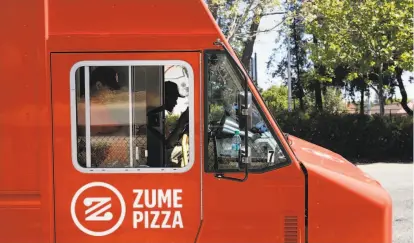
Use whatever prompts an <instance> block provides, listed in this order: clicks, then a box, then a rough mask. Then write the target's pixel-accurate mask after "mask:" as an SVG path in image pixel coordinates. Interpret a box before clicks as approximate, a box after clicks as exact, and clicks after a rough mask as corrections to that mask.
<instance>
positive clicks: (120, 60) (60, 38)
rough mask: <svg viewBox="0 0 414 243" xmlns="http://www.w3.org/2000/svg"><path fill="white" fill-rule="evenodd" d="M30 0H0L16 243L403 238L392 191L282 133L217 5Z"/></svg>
mask: <svg viewBox="0 0 414 243" xmlns="http://www.w3.org/2000/svg"><path fill="white" fill-rule="evenodd" d="M24 4H25V5H24V6H23V5H22V2H21V1H11V0H6V2H5V3H3V6H2V8H1V9H0V22H1V23H7V24H3V29H4V30H3V38H2V39H1V40H0V50H1V51H2V55H1V56H0V71H1V73H2V74H3V82H2V83H3V87H4V89H2V91H0V92H1V95H0V97H1V98H0V99H1V101H2V103H3V104H5V105H4V106H1V108H0V115H1V121H0V122H1V127H2V136H1V137H2V139H1V146H0V147H1V151H2V154H3V155H5V157H4V158H5V159H4V160H2V161H1V162H0V168H1V169H0V225H2V227H0V243H13V242H16V243H17V242H18V243H32V242H33V243H38V242H42V243H43V242H44V243H46V242H47V243H70V242H85V243H87V242H94V243H109V242H123V243H132V242H157V243H167V242H197V243H212V242H214V243H220V242H223V243H224V242H256V243H260V242H266V243H268V242H285V243H300V242H301V243H302V242H303V243H312V242H315V243H331V242H364V243H371V242H372V243H378V242H382V243H391V241H392V237H391V232H392V203H391V199H390V197H389V195H388V193H387V192H386V191H385V190H384V188H383V187H382V186H381V185H380V184H379V183H378V182H377V181H376V180H375V179H373V178H371V177H369V176H368V175H366V174H364V173H363V172H362V171H361V170H360V169H358V168H357V167H356V166H355V165H353V164H352V163H351V162H349V161H347V160H346V159H345V158H343V157H342V156H341V155H339V154H337V153H334V152H333V151H330V150H328V149H325V148H322V147H320V146H318V145H315V144H312V143H310V142H307V141H304V140H302V139H300V138H298V137H295V136H292V135H289V134H286V133H284V132H283V131H282V130H281V128H280V127H279V126H278V124H277V122H276V118H275V117H273V116H272V115H271V113H270V112H269V110H268V109H267V107H266V105H265V103H264V102H263V99H262V98H261V96H260V93H259V91H258V89H257V87H256V86H255V85H254V84H253V82H252V80H251V78H250V77H249V76H248V74H247V72H246V70H245V68H244V67H243V65H242V64H241V62H240V61H239V59H238V58H237V55H236V54H235V52H234V51H233V49H232V48H231V46H230V45H229V43H228V42H227V40H226V38H225V37H224V35H223V34H222V32H221V31H220V28H219V27H218V25H217V24H216V22H215V20H214V19H213V17H212V15H211V14H210V12H209V10H208V8H207V5H206V4H205V3H204V1H202V0H180V1H166V0H141V1H129V0H117V1H94V0H91V1H81V0H70V1H68V0H49V1H43V0H42V1H40V0H31V1H24ZM344 139H346V138H344Z"/></svg>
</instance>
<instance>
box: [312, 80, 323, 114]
mask: <svg viewBox="0 0 414 243" xmlns="http://www.w3.org/2000/svg"><path fill="white" fill-rule="evenodd" d="M314 85H315V105H316V109H317V110H318V111H323V105H322V90H321V84H320V82H319V80H315V84H314Z"/></svg>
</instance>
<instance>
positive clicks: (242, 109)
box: [237, 92, 253, 131]
mask: <svg viewBox="0 0 414 243" xmlns="http://www.w3.org/2000/svg"><path fill="white" fill-rule="evenodd" d="M237 107H238V110H237V116H238V120H239V129H240V130H241V131H245V130H247V131H250V129H252V127H253V121H252V93H250V92H247V98H246V96H245V93H240V94H238V95H237Z"/></svg>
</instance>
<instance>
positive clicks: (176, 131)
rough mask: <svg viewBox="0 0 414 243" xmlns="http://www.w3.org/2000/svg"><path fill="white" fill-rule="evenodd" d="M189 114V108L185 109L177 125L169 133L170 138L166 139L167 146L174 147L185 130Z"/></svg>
mask: <svg viewBox="0 0 414 243" xmlns="http://www.w3.org/2000/svg"><path fill="white" fill-rule="evenodd" d="M188 116H189V115H188V108H187V110H185V111H184V112H183V113H182V114H181V116H180V118H179V119H178V121H177V125H176V126H175V128H174V130H173V131H172V132H171V133H170V134H169V135H168V138H167V139H166V141H165V143H166V146H167V148H172V147H174V145H175V143H176V142H177V141H178V140H179V139H180V135H181V133H182V131H183V130H184V128H185V126H186V124H187V123H188V119H189V118H188Z"/></svg>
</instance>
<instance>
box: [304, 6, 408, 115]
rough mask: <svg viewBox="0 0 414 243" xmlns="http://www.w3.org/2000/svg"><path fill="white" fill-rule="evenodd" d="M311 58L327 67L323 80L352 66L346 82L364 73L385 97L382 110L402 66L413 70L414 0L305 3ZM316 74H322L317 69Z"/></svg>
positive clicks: (376, 90) (321, 77)
mask: <svg viewBox="0 0 414 243" xmlns="http://www.w3.org/2000/svg"><path fill="white" fill-rule="evenodd" d="M303 7H304V11H303V12H304V16H305V23H306V32H307V33H310V34H311V35H312V36H313V38H316V39H317V42H311V43H308V48H309V50H310V59H311V60H312V62H313V63H314V64H315V65H318V64H321V65H324V66H325V70H324V71H325V73H324V75H323V76H320V77H317V78H318V79H327V80H332V77H333V76H334V69H335V68H336V67H338V66H340V65H343V66H345V67H346V68H347V70H348V74H347V76H346V81H348V82H350V81H353V80H356V79H358V78H362V79H363V81H364V82H365V83H366V84H367V85H369V86H370V87H371V88H373V89H374V90H375V92H376V93H377V94H378V96H379V97H380V99H379V100H380V105H381V114H382V115H383V114H384V102H385V99H386V97H387V96H388V95H389V94H390V93H391V89H390V87H391V86H392V82H393V80H395V78H393V77H392V76H393V74H394V73H395V70H396V68H397V67H398V68H401V69H404V70H407V71H412V65H413V63H412V56H413V50H412V46H413V40H412V36H413V30H412V26H411V24H410V23H411V22H412V15H411V13H412V12H413V3H412V1H411V0H364V1H354V0H313V1H308V2H306V3H305V4H304V5H303ZM316 75H319V74H318V73H316Z"/></svg>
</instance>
